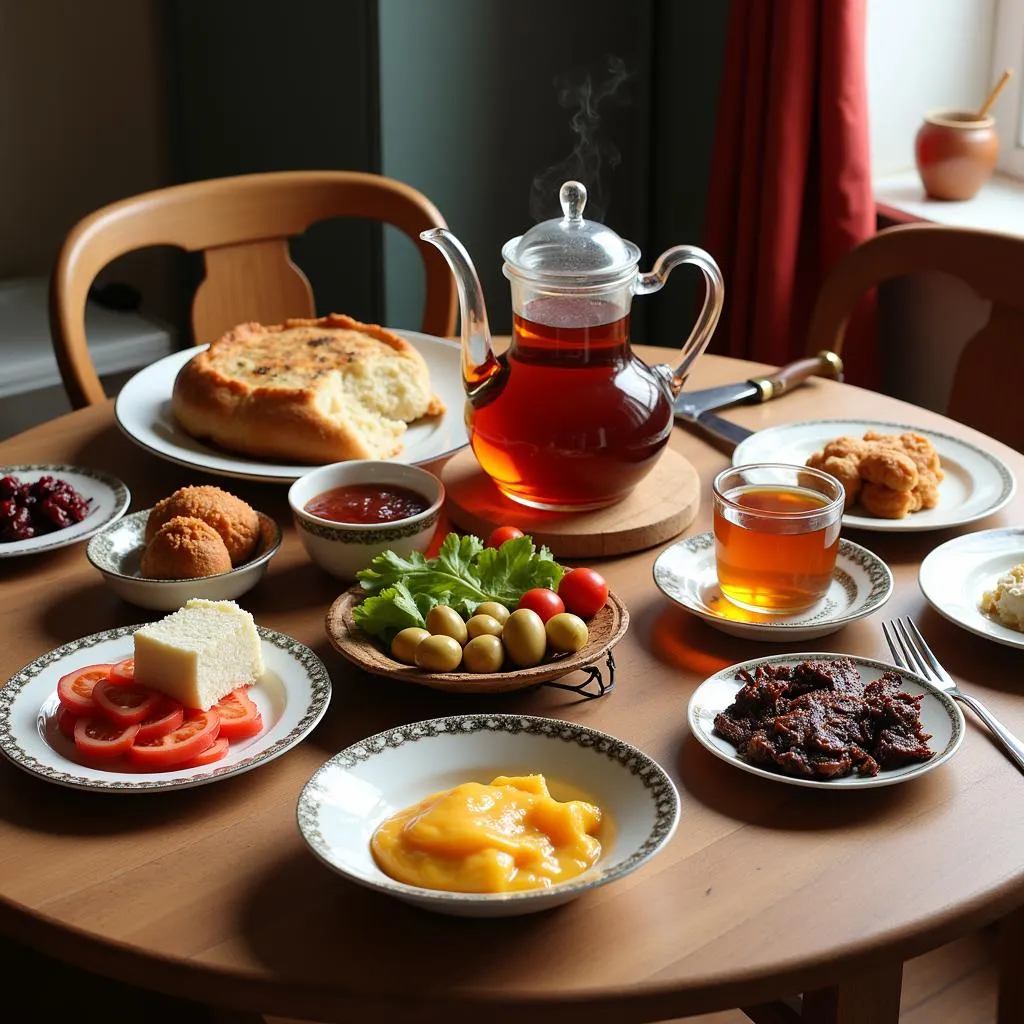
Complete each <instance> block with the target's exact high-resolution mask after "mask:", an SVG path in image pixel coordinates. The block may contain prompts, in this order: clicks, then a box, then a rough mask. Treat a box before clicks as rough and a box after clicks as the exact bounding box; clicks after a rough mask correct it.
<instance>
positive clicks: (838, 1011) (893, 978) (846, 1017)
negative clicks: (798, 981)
mask: <svg viewBox="0 0 1024 1024" xmlns="http://www.w3.org/2000/svg"><path fill="white" fill-rule="evenodd" d="M902 985H903V964H902V963H901V962H899V961H897V962H895V963H886V964H880V965H878V966H876V967H874V968H872V969H871V970H866V971H862V972H860V973H859V974H855V975H853V976H851V977H849V978H847V979H845V980H844V981H841V982H840V983H839V984H838V985H833V986H831V987H830V988H823V989H819V990H818V991H817V992H805V993H804V999H803V1010H802V1013H801V1017H800V1020H801V1024H854V1022H856V1024H899V1019H900V992H901V990H902Z"/></svg>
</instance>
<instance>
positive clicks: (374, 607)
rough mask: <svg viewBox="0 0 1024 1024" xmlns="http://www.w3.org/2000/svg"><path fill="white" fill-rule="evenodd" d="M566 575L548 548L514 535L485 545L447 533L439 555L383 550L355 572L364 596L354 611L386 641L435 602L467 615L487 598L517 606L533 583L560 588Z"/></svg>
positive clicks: (417, 621) (361, 623) (362, 624)
mask: <svg viewBox="0 0 1024 1024" xmlns="http://www.w3.org/2000/svg"><path fill="white" fill-rule="evenodd" d="M562 574H563V569H562V566H561V565H559V564H558V563H557V562H556V561H555V560H554V558H553V557H552V555H551V552H550V551H549V550H548V549H547V547H545V546H543V545H542V546H541V547H540V548H537V547H536V546H535V545H534V543H533V539H532V538H531V537H528V536H526V537H516V538H514V539H513V540H508V541H505V543H504V544H502V545H501V547H500V548H485V547H484V544H483V541H482V540H481V539H480V538H479V537H475V536H473V535H472V534H466V535H463V536H460V535H458V534H456V533H449V534H448V535H447V536H446V537H445V538H444V541H443V542H442V543H441V548H440V550H439V551H438V553H437V556H436V557H435V558H425V557H424V556H423V555H422V554H421V553H420V552H418V551H416V552H413V553H412V554H410V555H399V554H396V553H395V552H394V551H390V550H388V551H384V552H382V553H381V554H379V555H377V556H376V557H375V558H374V559H373V561H372V562H371V563H370V565H369V567H368V568H366V569H361V570H360V571H359V572H358V573H356V578H357V579H358V580H359V584H360V586H361V587H362V588H363V591H364V592H365V593H366V595H367V596H366V599H365V600H364V601H363V602H362V603H361V604H359V605H357V606H356V607H355V609H354V610H353V613H352V614H353V618H354V619H355V621H356V623H357V624H358V625H359V627H360V628H361V629H363V630H365V631H366V632H367V633H369V634H370V635H371V636H375V637H380V638H382V639H383V640H385V641H386V642H390V640H391V638H392V637H393V636H394V635H395V633H397V632H398V631H399V630H401V629H404V628H406V627H407V626H423V625H424V623H425V619H426V614H427V612H428V611H429V610H430V609H431V608H432V607H433V606H434V605H435V604H445V605H448V606H450V607H452V608H454V609H455V610H456V611H458V612H459V614H461V615H462V617H463V618H468V617H469V616H470V615H472V613H473V611H474V610H475V609H476V606H477V605H478V604H480V603H481V602H483V601H497V602H498V603H499V604H503V605H505V606H506V607H507V608H510V609H511V608H515V607H516V605H517V604H518V603H519V599H520V598H521V597H522V596H523V594H524V593H526V591H527V590H530V589H532V588H533V587H550V588H551V589H552V590H554V589H557V587H558V582H559V580H561V578H562Z"/></svg>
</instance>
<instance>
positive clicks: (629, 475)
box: [420, 181, 723, 511]
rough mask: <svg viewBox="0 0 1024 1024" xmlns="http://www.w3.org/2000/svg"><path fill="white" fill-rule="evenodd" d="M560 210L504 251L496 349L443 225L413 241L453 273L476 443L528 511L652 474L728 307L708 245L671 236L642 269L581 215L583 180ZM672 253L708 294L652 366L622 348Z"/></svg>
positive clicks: (472, 277) (475, 285)
mask: <svg viewBox="0 0 1024 1024" xmlns="http://www.w3.org/2000/svg"><path fill="white" fill-rule="evenodd" d="M559 200H560V201H561V205H562V212H563V216H562V217H561V218H557V217H556V218H554V219H552V220H547V221H544V222H542V223H540V224H537V225H535V226H534V227H533V228H531V229H530V230H529V231H527V232H526V233H525V234H523V235H519V236H518V237H516V238H512V239H510V240H509V241H508V242H506V243H505V245H504V246H503V247H502V250H501V254H502V257H503V258H504V260H505V264H504V268H503V270H504V274H505V276H506V277H507V278H508V280H509V282H510V284H511V288H512V312H513V325H512V341H511V345H510V346H509V348H508V350H507V351H506V352H505V353H503V354H502V355H500V356H499V355H495V353H494V351H493V349H492V348H491V339H490V334H489V331H488V328H487V311H486V309H485V308H484V298H483V291H482V289H481V287H480V281H479V279H478V278H477V274H476V269H475V267H474V266H473V262H472V260H471V259H470V257H469V254H468V253H467V252H466V250H465V248H464V247H463V245H462V243H461V242H460V241H459V240H458V239H457V238H456V237H455V236H454V235H453V234H452V233H451V232H450V231H448V230H447V229H445V228H434V229H432V230H430V231H424V232H423V233H422V234H421V235H420V238H422V239H423V240H424V241H427V242H430V243H432V244H433V245H435V246H437V248H438V249H440V250H441V252H442V254H443V255H444V257H445V259H446V260H447V261H448V264H449V266H450V267H451V269H452V273H453V274H454V275H455V278H456V281H457V284H458V292H459V302H460V306H461V313H462V376H463V382H464V384H465V388H466V397H467V407H466V416H467V425H468V428H469V439H470V444H471V445H472V448H473V452H474V454H475V455H476V457H477V460H478V461H479V463H480V466H481V467H482V468H483V470H484V472H485V473H487V475H488V476H490V477H491V479H492V480H493V481H494V483H495V484H496V485H497V487H498V489H499V490H500V491H501V492H502V493H503V494H504V495H506V496H507V497H509V498H511V499H512V500H514V501H517V502H520V503H522V504H524V505H529V506H531V507H533V508H540V509H552V510H557V511H579V510H586V509H594V508H602V507H604V506H607V505H611V504H613V503H615V502H617V501H620V500H621V499H622V498H624V497H626V495H627V494H629V493H630V491H632V490H633V488H634V487H635V486H636V485H637V483H638V482H639V481H640V480H641V479H642V478H643V477H644V476H645V475H646V474H647V473H648V472H649V471H650V470H651V468H652V467H653V466H654V464H655V462H656V461H657V459H658V456H659V455H660V453H661V451H662V449H663V448H664V447H665V445H666V443H667V442H668V438H669V434H670V433H671V431H672V425H673V411H672V403H673V400H674V399H675V397H676V396H677V395H678V394H679V392H680V391H681V390H682V387H683V385H684V383H685V382H686V378H687V376H688V375H689V372H690V369H691V367H692V366H693V363H694V361H695V360H696V359H697V357H698V356H699V355H700V354H701V353H702V352H703V351H704V349H705V348H706V347H707V344H708V341H709V340H710V339H711V334H712V332H713V331H714V329H715V325H716V324H717V323H718V317H719V314H720V313H721V310H722V299H723V286H722V274H721V271H720V270H719V269H718V265H717V264H716V263H715V261H714V260H713V259H712V258H711V256H709V255H708V253H706V252H705V251H704V250H703V249H698V248H696V247H695V246H691V245H676V246H673V247H672V248H670V249H668V250H666V251H665V252H663V253H662V254H661V255H660V256H659V257H658V259H657V261H656V262H655V264H654V268H653V269H652V270H651V272H650V273H648V274H641V273H639V271H638V270H637V264H638V262H639V260H640V250H639V249H638V248H637V246H635V245H634V244H633V243H632V242H629V241H627V240H626V239H624V238H620V237H619V236H618V235H617V234H616V233H615V232H614V231H612V230H611V229H610V228H607V227H605V225H603V224H599V223H597V222H595V221H588V220H585V219H584V218H583V208H584V206H585V205H586V201H587V190H586V188H585V187H584V186H583V185H582V184H581V183H580V182H578V181H567V182H566V183H565V184H564V185H562V187H561V189H560V190H559ZM680 263H693V264H695V265H696V266H698V267H700V269H701V270H702V271H703V273H704V277H705V279H706V281H707V291H706V294H705V298H704V306H703V308H702V309H701V312H700V315H699V316H698V318H697V322H696V325H695V326H694V328H693V330H692V331H691V333H690V336H689V338H687V340H686V343H685V344H684V345H683V351H682V360H681V362H680V363H679V366H678V367H677V368H676V369H675V370H673V369H671V368H670V367H668V366H665V365H657V366H653V367H649V366H647V365H646V364H645V363H644V362H643V361H642V360H640V359H639V358H638V357H637V356H636V355H634V354H633V352H632V350H631V349H630V344H629V313H630V304H631V303H632V300H633V296H634V295H646V294H648V293H649V292H655V291H658V289H660V288H661V286H662V285H663V284H664V283H665V279H666V278H667V277H668V275H669V272H670V271H671V270H672V268H673V267H675V266H677V265H678V264H680Z"/></svg>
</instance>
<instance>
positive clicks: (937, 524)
mask: <svg viewBox="0 0 1024 1024" xmlns="http://www.w3.org/2000/svg"><path fill="white" fill-rule="evenodd" d="M869 430H874V431H877V432H878V433H880V434H900V433H903V432H904V431H916V432H919V433H921V434H924V436H925V437H927V438H928V439H929V440H930V441H931V442H932V445H933V446H934V448H935V450H936V452H938V454H939V458H940V459H941V461H942V469H943V472H944V473H945V478H944V479H943V481H942V482H941V483H940V484H939V504H938V505H937V506H936V507H935V508H930V509H923V510H922V511H920V512H912V513H911V514H910V515H908V516H904V518H902V519H879V518H876V517H875V516H868V515H863V514H861V512H860V508H859V506H857V505H854V506H852V509H853V510H852V511H850V512H846V513H845V514H844V515H843V525H844V526H848V527H850V528H851V529H854V528H855V529H858V530H875V531H884V532H891V533H903V532H907V533H913V532H919V531H922V530H942V529H946V528H948V527H950V526H962V525H963V524H964V523H973V522H975V521H976V520H978V519H984V518H985V516H990V515H992V514H993V513H994V512H998V511H999V510H1000V509H1001V508H1003V506H1005V505H1006V504H1007V502H1009V500H1010V499H1011V498H1012V497H1013V495H1014V492H1015V490H1016V489H1017V482H1016V480H1015V478H1014V476H1013V473H1011V472H1010V469H1009V467H1008V466H1007V465H1006V464H1005V463H1004V462H1002V460H1000V459H999V458H997V457H996V456H995V455H992V454H991V453H990V452H987V451H984V450H983V449H981V448H978V447H977V446H975V445H973V444H970V443H968V442H967V441H963V440H961V439H960V438H958V437H952V436H950V435H949V434H943V433H940V432H939V431H936V430H922V429H920V428H919V427H915V426H913V425H910V424H906V423H885V422H881V421H877V420H808V421H805V422H800V423H784V424H781V425H780V426H777V427H767V428H765V429H764V430H759V431H757V433H755V434H752V435H751V436H750V437H748V438H747V439H746V440H744V441H742V442H741V443H740V444H738V445H737V446H736V449H735V450H734V451H733V455H732V463H733V465H734V466H739V465H742V464H744V463H749V462H785V463H787V464H790V465H798V466H802V465H804V463H805V462H806V461H807V459H808V458H809V457H810V456H811V455H813V454H814V453H815V452H817V451H821V449H822V448H824V447H825V445H826V444H828V442H829V441H832V440H834V439H835V438H837V437H842V436H844V435H847V434H849V435H852V436H854V437H863V436H864V434H865V433H866V432H867V431H869Z"/></svg>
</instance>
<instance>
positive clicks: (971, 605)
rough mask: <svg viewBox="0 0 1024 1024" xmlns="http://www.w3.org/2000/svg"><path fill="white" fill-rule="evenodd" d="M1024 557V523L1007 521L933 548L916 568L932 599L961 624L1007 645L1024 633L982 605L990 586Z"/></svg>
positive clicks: (1017, 643)
mask: <svg viewBox="0 0 1024 1024" xmlns="http://www.w3.org/2000/svg"><path fill="white" fill-rule="evenodd" d="M1021 562H1024V529H1021V528H1020V527H1008V528H1006V529H1000V530H979V531H978V532H977V533H965V534H964V535H963V536H960V537H954V538H953V539H952V540H948V541H946V543H945V544H940V545H939V546H938V547H937V548H935V549H933V550H932V551H931V552H929V554H928V555H926V556H925V559H924V561H923V562H922V563H921V568H920V570H919V571H918V576H917V579H918V583H919V584H920V586H921V592H922V593H923V594H924V596H925V598H926V599H927V600H928V603H929V604H930V605H931V606H932V607H933V608H934V609H935V610H936V611H937V612H938V613H939V614H940V615H942V616H944V617H945V618H947V619H949V621H950V622H955V623H956V624H957V625H958V626H963V628H964V629H967V630H970V632H972V633H977V634H978V636H983V637H987V638H988V639H989V640H995V641H996V643H1000V644H1006V645H1007V646H1008V647H1024V633H1021V632H1018V631H1017V630H1016V629H1011V628H1010V627H1009V626H1004V625H1003V624H1002V623H1001V622H999V621H998V620H996V619H993V618H991V617H990V616H988V615H986V614H985V613H984V612H983V611H982V610H981V598H982V595H983V594H984V593H985V591H986V590H994V589H995V586H996V582H997V580H998V579H999V577H1000V576H1002V575H1003V574H1004V573H1006V572H1009V571H1010V569H1012V568H1013V567H1014V566H1015V565H1020V564H1021Z"/></svg>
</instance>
